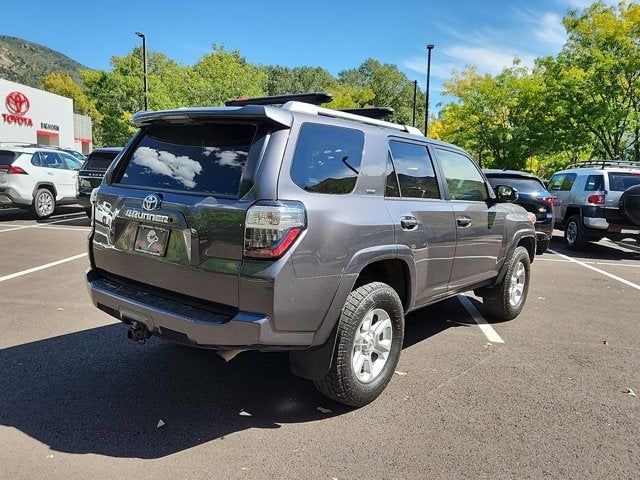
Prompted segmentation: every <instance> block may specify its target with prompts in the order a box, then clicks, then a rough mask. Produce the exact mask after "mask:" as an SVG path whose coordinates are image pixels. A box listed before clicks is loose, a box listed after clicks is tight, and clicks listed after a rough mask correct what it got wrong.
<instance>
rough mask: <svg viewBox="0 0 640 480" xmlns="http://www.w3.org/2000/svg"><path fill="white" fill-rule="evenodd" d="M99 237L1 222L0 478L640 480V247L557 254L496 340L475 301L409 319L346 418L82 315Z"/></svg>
mask: <svg viewBox="0 0 640 480" xmlns="http://www.w3.org/2000/svg"><path fill="white" fill-rule="evenodd" d="M88 230H89V221H88V219H87V218H86V217H85V216H84V214H83V213H82V212H81V210H80V209H77V208H73V207H69V208H66V209H63V210H61V211H60V212H59V214H57V215H56V216H55V217H52V218H51V219H49V220H47V221H44V222H41V223H36V222H35V221H33V220H30V219H29V218H28V217H27V216H26V215H24V214H22V213H20V212H18V211H15V210H0V252H2V253H1V257H2V261H1V262H0V312H1V313H0V328H1V331H2V335H0V372H2V373H1V374H0V478H2V479H4V478H7V479H9V478H11V479H14V478H28V479H39V478H47V479H57V478H64V479H86V478H100V479H102V478H114V479H116V478H117V479H122V478H136V479H140V480H141V479H147V478H149V479H158V478H181V479H182V478H184V479H192V478H203V479H204V478H206V479H217V478H221V479H222V478H224V479H229V478H313V479H316V478H317V479H332V478H337V479H363V478H376V479H378V478H380V479H382V478H385V479H396V478H397V479H412V478H416V479H418V478H420V479H422V478H492V479H495V478H541V477H544V476H547V477H554V478H580V479H584V478H630V477H633V476H637V474H638V471H639V467H640V434H639V433H638V432H639V427H640V313H639V312H640V247H639V246H638V245H637V244H632V243H620V244H616V243H613V242H609V241H606V240H605V241H602V242H600V243H598V244H596V245H593V247H592V248H591V249H590V251H588V252H583V253H581V254H580V255H576V254H574V253H570V252H567V251H566V250H565V249H564V248H563V245H562V242H561V241H560V238H559V237H557V238H555V239H554V241H553V242H552V245H551V248H552V249H553V250H554V251H555V252H556V253H548V254H545V255H544V256H542V257H538V258H537V259H536V261H535V263H534V264H533V267H532V269H533V270H532V271H533V277H532V285H531V289H530V291H529V298H528V303H527V305H526V307H525V310H524V312H523V314H522V315H521V316H520V317H519V318H517V319H515V320H513V321H510V322H504V323H491V322H490V321H489V322H488V324H487V325H485V324H484V323H483V322H484V321H485V319H484V317H482V306H481V303H480V302H478V301H477V300H476V299H475V298H473V297H472V296H470V297H468V298H467V300H466V301H465V300H463V302H461V301H459V300H458V299H452V300H449V301H446V302H444V303H441V304H438V305H435V306H432V307H428V308H425V309H423V310H420V311H418V312H414V313H412V314H411V315H409V317H408V319H407V328H406V339H405V346H404V351H403V354H402V357H401V360H400V364H399V366H398V371H397V372H396V373H397V375H395V376H394V379H393V381H392V382H391V384H390V385H389V387H388V388H387V389H386V391H385V392H384V393H383V394H382V396H381V397H380V398H379V399H378V400H377V401H375V402H374V403H373V404H371V405H368V406H366V407H364V408H361V409H358V410H352V409H348V408H346V407H343V406H340V405H338V404H335V403H332V402H331V401H329V400H327V399H325V398H324V397H322V396H321V395H320V394H319V393H317V392H316V390H315V389H314V387H313V385H312V384H311V383H309V382H307V381H305V380H302V379H299V378H296V377H294V376H293V375H291V374H290V373H289V369H288V364H287V357H286V355H285V354H260V353H253V352H249V353H243V354H240V355H239V356H238V357H237V358H235V359H234V360H232V361H231V362H229V363H224V362H223V361H221V360H220V359H219V358H218V357H217V355H216V354H215V353H213V352H210V351H203V350H194V349H189V348H185V347H180V346H177V345H173V344H170V343H164V342H162V341H159V340H157V339H154V338H152V339H151V340H149V341H148V342H147V343H146V344H145V345H136V344H134V343H132V342H130V341H128V340H127V339H126V329H125V327H124V326H122V325H121V324H119V323H116V322H114V321H113V320H112V319H111V317H108V316H107V315H105V314H103V313H102V312H100V311H98V310H97V309H95V308H94V307H93V306H92V305H91V303H90V301H89V299H88V296H87V293H86V290H85V286H84V279H83V272H84V269H85V268H86V267H87V258H86V256H85V255H84V252H85V249H86V245H85V244H86V236H87V233H88ZM469 305H471V306H469ZM474 309H477V312H475V311H474ZM470 311H471V312H473V315H472V314H471V313H470ZM478 322H480V324H481V325H482V328H480V326H479V325H478ZM628 389H631V390H628ZM630 391H632V392H635V393H636V394H637V395H638V396H637V397H636V396H633V395H632V394H630V393H628V392H630ZM318 407H321V409H320V410H319V409H318Z"/></svg>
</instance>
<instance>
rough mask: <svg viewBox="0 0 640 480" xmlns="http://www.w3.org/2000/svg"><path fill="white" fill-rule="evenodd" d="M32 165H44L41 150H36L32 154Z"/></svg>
mask: <svg viewBox="0 0 640 480" xmlns="http://www.w3.org/2000/svg"><path fill="white" fill-rule="evenodd" d="M31 165H34V166H36V167H41V166H42V157H41V156H40V152H36V153H34V154H33V155H32V156H31Z"/></svg>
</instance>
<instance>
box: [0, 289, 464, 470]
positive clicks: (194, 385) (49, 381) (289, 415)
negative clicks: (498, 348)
mask: <svg viewBox="0 0 640 480" xmlns="http://www.w3.org/2000/svg"><path fill="white" fill-rule="evenodd" d="M453 302H454V303H457V302H456V301H455V300H454V301H453ZM451 308H452V306H451V305H450V306H449V313H447V315H444V314H442V315H441V314H440V313H443V312H445V310H447V306H446V305H444V306H443V305H438V306H433V307H428V308H427V309H423V310H420V311H418V312H415V313H413V314H411V315H410V316H409V318H408V320H407V329H406V337H405V338H406V340H405V345H404V347H405V348H406V347H408V346H410V345H412V344H414V343H417V342H419V341H423V340H425V339H427V338H429V337H432V336H434V335H436V334H437V333H439V332H441V331H443V330H445V329H446V328H449V327H451V326H457V325H459V324H460V323H461V322H462V321H460V322H459V323H451V322H448V321H447V319H450V318H457V317H458V315H457V313H456V314H452V313H451V311H450V310H451ZM452 315H454V317H452ZM423 317H428V318H423ZM458 320H460V319H459V318H458ZM125 330H126V329H125V328H124V327H123V326H122V325H120V324H113V325H108V326H104V327H98V328H93V329H89V330H85V331H81V332H76V333H71V334H68V335H62V336H59V337H54V338H49V339H45V340H40V341H36V342H31V343H27V344H23V345H18V346H15V347H9V348H5V349H2V350H0V371H2V375H1V376H0V392H2V395H0V424H1V425H5V426H8V427H13V428H16V429H18V430H20V431H22V432H24V433H25V434H27V435H29V436H31V437H33V438H35V439H36V440H38V441H40V442H42V443H44V444H46V445H48V446H49V447H50V448H51V449H53V450H56V451H60V452H68V453H95V454H98V455H106V456H112V457H123V458H145V459H153V458H160V457H164V456H166V455H170V454H172V453H176V452H179V451H182V450H185V449H188V448H191V447H194V446H197V445H200V444H203V443H206V442H209V441H211V440H214V439H219V438H224V436H225V435H229V434H231V433H234V432H237V431H242V430H246V429H250V428H267V429H270V428H279V427H280V424H282V423H301V422H310V421H317V420H322V419H325V418H329V417H331V416H336V415H341V414H344V413H347V412H350V411H352V409H350V408H348V407H345V406H343V405H340V404H337V403H335V402H333V401H330V400H328V399H326V398H325V397H323V396H322V395H321V394H320V393H318V392H317V391H316V389H315V388H314V386H313V384H312V382H309V381H306V380H304V379H301V378H298V377H295V376H294V375H293V374H292V373H291V372H290V370H289V363H288V356H287V354H286V353H259V352H245V353H242V354H240V355H238V356H237V357H236V358H235V359H233V360H232V361H230V362H228V363H224V362H223V361H222V360H220V359H219V357H218V356H217V355H216V354H215V352H213V351H210V350H199V349H193V348H188V347H182V346H179V345H174V344H171V343H167V342H163V341H160V340H158V339H155V338H152V339H150V340H149V341H148V342H147V343H146V344H145V345H136V344H133V343H132V342H130V341H128V340H126V339H125ZM318 407H321V408H323V409H325V408H327V409H330V411H329V412H328V413H323V412H322V411H320V410H318ZM325 411H326V410H325ZM241 412H244V413H242V414H241ZM160 420H162V422H163V423H164V425H162V426H161V427H158V424H159V422H160Z"/></svg>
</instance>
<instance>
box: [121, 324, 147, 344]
mask: <svg viewBox="0 0 640 480" xmlns="http://www.w3.org/2000/svg"><path fill="white" fill-rule="evenodd" d="M150 336H151V332H149V330H148V329H147V326H146V325H145V324H144V323H140V322H133V323H132V324H131V328H129V329H128V330H127V338H128V339H129V340H132V341H134V342H136V343H140V344H143V343H145V342H146V341H147V338H149V337H150Z"/></svg>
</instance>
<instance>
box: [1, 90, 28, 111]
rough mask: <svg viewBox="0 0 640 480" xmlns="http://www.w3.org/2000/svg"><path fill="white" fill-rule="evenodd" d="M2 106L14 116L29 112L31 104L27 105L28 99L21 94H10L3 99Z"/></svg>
mask: <svg viewBox="0 0 640 480" xmlns="http://www.w3.org/2000/svg"><path fill="white" fill-rule="evenodd" d="M4 104H5V105H6V106H7V110H9V111H10V112H11V113H13V114H14V115H20V116H22V115H24V114H25V113H27V112H28V111H29V108H30V107H31V104H30V103H29V99H28V98H27V96H26V95H25V94H24V93H22V92H11V93H10V94H9V95H7V98H5V101H4Z"/></svg>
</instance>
